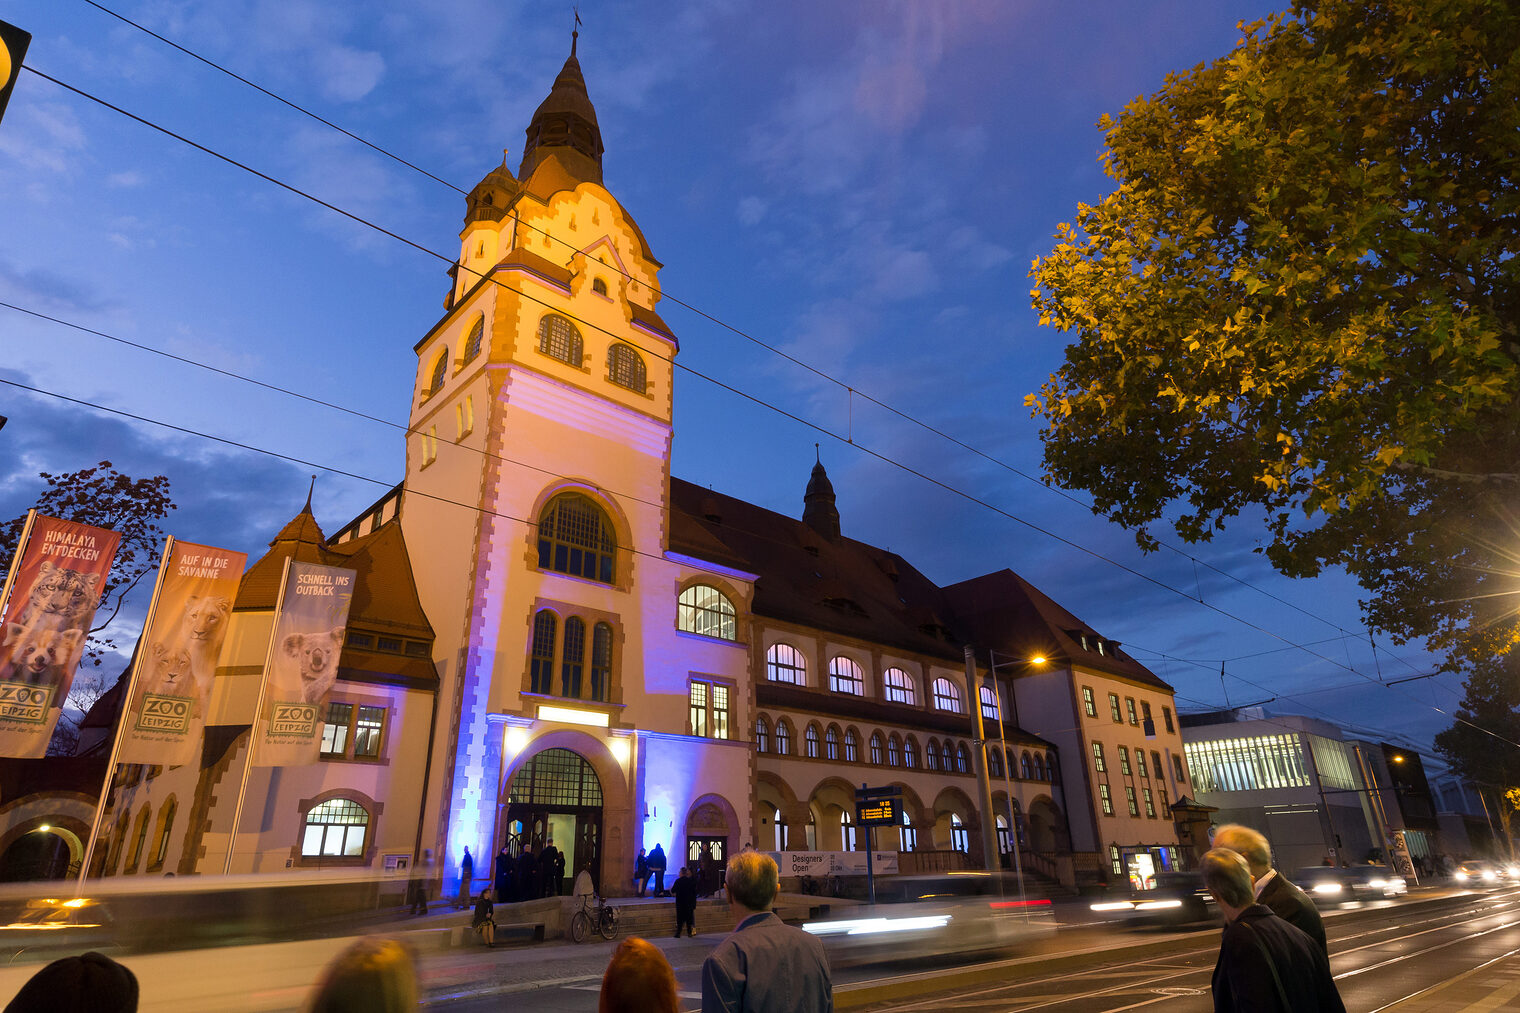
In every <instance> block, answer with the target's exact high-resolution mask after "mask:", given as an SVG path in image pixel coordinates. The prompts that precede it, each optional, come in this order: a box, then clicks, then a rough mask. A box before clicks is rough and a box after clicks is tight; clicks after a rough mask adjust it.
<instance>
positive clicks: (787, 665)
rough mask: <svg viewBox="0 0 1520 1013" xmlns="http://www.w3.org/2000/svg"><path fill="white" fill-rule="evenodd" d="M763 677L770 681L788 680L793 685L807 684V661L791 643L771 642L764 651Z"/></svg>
mask: <svg viewBox="0 0 1520 1013" xmlns="http://www.w3.org/2000/svg"><path fill="white" fill-rule="evenodd" d="M765 677H766V678H767V679H769V680H770V681H771V682H789V683H791V684H792V685H794V686H803V685H806V684H807V662H806V661H804V660H803V657H802V653H801V652H800V651H798V650H797V648H795V647H793V646H792V645H791V644H772V645H771V649H770V650H768V651H766V652H765Z"/></svg>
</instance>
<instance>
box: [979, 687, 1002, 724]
mask: <svg viewBox="0 0 1520 1013" xmlns="http://www.w3.org/2000/svg"><path fill="white" fill-rule="evenodd" d="M978 692H979V693H980V694H981V698H982V717H984V718H987V719H989V720H991V721H996V720H998V699H997V694H996V693H994V692H993V691H992V687H991V686H983V687H981V688H980V689H979V690H978Z"/></svg>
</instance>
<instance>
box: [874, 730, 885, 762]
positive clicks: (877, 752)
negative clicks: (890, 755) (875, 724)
mask: <svg viewBox="0 0 1520 1013" xmlns="http://www.w3.org/2000/svg"><path fill="white" fill-rule="evenodd" d="M884 745H885V743H883V742H882V738H881V732H872V733H871V762H872V763H874V764H876V765H877V766H880V765H881V763H882V761H883V759H884V758H885V753H884V750H883V746H884Z"/></svg>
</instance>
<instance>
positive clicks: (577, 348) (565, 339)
mask: <svg viewBox="0 0 1520 1013" xmlns="http://www.w3.org/2000/svg"><path fill="white" fill-rule="evenodd" d="M584 347H585V346H584V343H583V342H582V341H581V332H580V330H579V328H577V327H576V326H575V325H574V324H572V323H571V322H570V321H569V320H566V319H565V318H564V317H562V316H560V315H559V314H558V313H550V314H548V315H546V316H545V317H544V318H543V319H542V320H540V321H539V322H538V350H539V351H540V352H543V353H544V354H545V355H550V356H553V357H554V358H556V359H558V360H559V361H560V362H564V363H568V364H570V365H572V366H576V367H579V366H580V364H581V359H582V358H583V357H584V354H585V353H584Z"/></svg>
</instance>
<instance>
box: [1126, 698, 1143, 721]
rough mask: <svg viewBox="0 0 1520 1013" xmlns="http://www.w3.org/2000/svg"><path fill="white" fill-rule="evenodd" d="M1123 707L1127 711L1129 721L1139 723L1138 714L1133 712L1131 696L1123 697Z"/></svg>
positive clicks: (1133, 705) (1133, 703)
mask: <svg viewBox="0 0 1520 1013" xmlns="http://www.w3.org/2000/svg"><path fill="white" fill-rule="evenodd" d="M1124 708H1125V710H1127V711H1128V712H1129V723H1130V724H1132V725H1138V724H1139V723H1140V715H1138V714H1136V713H1135V698H1134V697H1132V696H1127V697H1125V698H1124Z"/></svg>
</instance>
